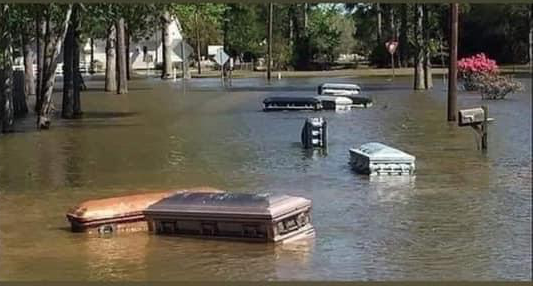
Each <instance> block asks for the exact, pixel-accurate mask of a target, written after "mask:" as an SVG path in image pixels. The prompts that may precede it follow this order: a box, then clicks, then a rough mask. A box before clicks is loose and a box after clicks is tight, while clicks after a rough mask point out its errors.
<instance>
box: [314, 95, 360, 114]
mask: <svg viewBox="0 0 533 286" xmlns="http://www.w3.org/2000/svg"><path fill="white" fill-rule="evenodd" d="M315 98H316V99H318V100H320V102H321V103H322V108H323V109H326V110H350V109H351V108H352V104H353V102H352V100H351V99H349V98H348V97H343V96H328V95H319V96H315Z"/></svg>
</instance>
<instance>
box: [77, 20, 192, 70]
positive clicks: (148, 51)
mask: <svg viewBox="0 0 533 286" xmlns="http://www.w3.org/2000/svg"><path fill="white" fill-rule="evenodd" d="M170 38H171V50H172V51H171V53H172V61H173V62H174V63H180V62H181V61H182V59H181V57H180V56H179V54H180V52H179V51H180V42H181V41H182V39H183V37H182V35H181V33H180V29H179V26H178V23H177V21H176V20H173V21H172V23H171V24H170ZM93 45H94V53H93V54H94V60H95V61H98V62H100V63H102V65H103V68H105V64H106V54H105V47H106V41H105V40H94V41H93ZM81 53H82V54H81V60H80V61H81V62H85V63H87V65H88V64H89V63H90V60H91V45H90V41H87V44H86V45H85V46H84V47H83V50H82V51H81ZM129 57H130V65H131V67H132V69H147V68H148V69H153V68H155V66H156V65H159V64H162V62H163V44H162V34H161V30H160V29H158V30H157V31H156V32H155V33H154V34H153V35H152V36H150V37H148V38H147V39H145V40H142V41H139V42H130V50H129Z"/></svg>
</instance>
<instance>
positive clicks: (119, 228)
mask: <svg viewBox="0 0 533 286" xmlns="http://www.w3.org/2000/svg"><path fill="white" fill-rule="evenodd" d="M190 191H194V192H210V193H216V192H222V191H221V190H217V189H214V188H209V187H200V188H193V189H188V190H172V191H165V192H154V193H146V194H136V195H129V196H121V197H113V198H106V199H97V200H89V201H85V202H83V203H81V204H79V205H78V206H76V207H74V208H72V209H70V210H69V211H68V212H67V215H66V216H67V219H68V220H69V222H70V224H71V229H72V231H74V232H88V233H108V232H124V231H146V230H147V229H148V227H147V224H146V220H145V218H144V214H143V211H144V210H145V209H146V208H147V207H149V206H150V205H152V204H154V203H157V202H159V201H161V200H162V199H164V198H166V197H169V196H172V195H175V194H179V193H184V192H190Z"/></svg>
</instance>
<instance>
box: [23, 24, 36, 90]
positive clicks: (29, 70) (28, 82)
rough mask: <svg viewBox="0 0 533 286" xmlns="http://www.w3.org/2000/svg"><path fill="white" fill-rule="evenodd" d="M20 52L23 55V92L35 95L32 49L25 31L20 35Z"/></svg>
mask: <svg viewBox="0 0 533 286" xmlns="http://www.w3.org/2000/svg"><path fill="white" fill-rule="evenodd" d="M22 53H23V56H24V93H25V94H26V96H28V95H35V76H34V74H33V58H34V54H33V50H32V47H31V42H30V39H29V37H28V35H27V34H26V33H24V34H23V35H22Z"/></svg>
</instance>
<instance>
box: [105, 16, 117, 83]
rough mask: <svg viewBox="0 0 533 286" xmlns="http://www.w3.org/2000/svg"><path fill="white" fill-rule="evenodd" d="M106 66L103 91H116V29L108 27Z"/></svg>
mask: <svg viewBox="0 0 533 286" xmlns="http://www.w3.org/2000/svg"><path fill="white" fill-rule="evenodd" d="M105 50H106V65H105V90H106V91H115V90H116V89H117V69H116V68H117V65H116V50H117V49H116V27H115V25H110V26H109V28H108V32H107V38H106V46H105Z"/></svg>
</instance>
